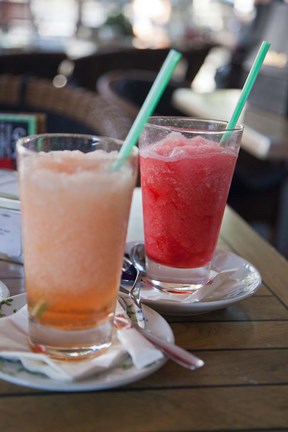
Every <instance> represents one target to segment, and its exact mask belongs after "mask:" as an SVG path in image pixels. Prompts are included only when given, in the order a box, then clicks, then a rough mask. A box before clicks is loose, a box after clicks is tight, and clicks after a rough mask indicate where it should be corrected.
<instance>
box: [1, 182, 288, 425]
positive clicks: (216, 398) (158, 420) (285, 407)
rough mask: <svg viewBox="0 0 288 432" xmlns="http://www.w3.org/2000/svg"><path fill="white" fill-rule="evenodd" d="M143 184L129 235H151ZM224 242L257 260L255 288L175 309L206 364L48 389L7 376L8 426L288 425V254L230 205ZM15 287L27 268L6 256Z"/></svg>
mask: <svg viewBox="0 0 288 432" xmlns="http://www.w3.org/2000/svg"><path fill="white" fill-rule="evenodd" d="M139 201H140V193H139V190H137V191H136V192H135V195H134V201H133V208H132V215H131V220H130V226H129V235H128V238H129V240H134V239H141V238H142V236H143V231H142V219H141V208H140V203H139ZM219 247H221V248H223V249H225V250H227V251H233V252H234V253H236V254H238V255H240V256H242V257H243V258H245V259H246V260H248V261H250V262H251V263H252V264H254V265H255V266H256V267H257V268H258V270H259V271H260V273H261V275H262V278H263V283H262V285H261V287H260V289H259V290H258V291H257V293H256V294H255V295H254V296H252V297H250V298H248V299H246V300H243V301H242V302H239V303H236V304H234V305H233V306H230V307H229V308H227V309H225V310H220V311H216V312H211V313H209V314H206V315H198V316H190V317H185V318H183V317H182V318H181V317H180V318H179V317H178V318H169V322H170V325H171V327H172V329H173V332H174V334H175V338H176V342H177V343H178V344H179V345H180V346H182V347H184V348H185V349H187V350H191V351H193V352H195V353H196V354H197V355H198V356H199V357H201V358H203V360H204V361H205V366H204V367H203V368H201V369H199V370H197V371H195V372H192V371H189V370H187V369H184V368H182V367H180V366H178V365H176V364H175V363H172V362H171V361H168V362H167V363H166V364H165V365H164V366H163V367H162V368H161V369H160V370H158V371H157V372H155V373H154V374H153V375H151V376H149V377H147V378H145V379H143V380H141V381H138V382H135V383H133V384H130V385H127V386H125V387H121V388H116V389H112V390H106V391H97V392H90V393H71V394H70V393H68V394H67V393H66V394H65V393H62V394H61V393H56V392H55V393H50V392H47V391H41V390H40V391H38V390H33V389H30V388H26V387H20V386H17V385H14V384H9V383H7V382H4V381H0V424H1V431H3V432H4V431H5V432H10V431H13V432H14V431H17V432H18V431H21V432H26V431H27V432H28V431H29V432H34V431H37V432H38V431H41V432H46V431H49V432H50V431H61V432H65V431H67V432H68V431H69V432H76V431H77V432H78V431H79V432H80V431H81V432H89V431H91V432H92V431H93V432H94V431H101V432H103V431H118V432H121V431H125V432H127V431H133V432H134V431H135V432H137V431H145V432H149V431H153V432H156V431H165V432H168V431H169V432H171V431H199V432H200V431H201V432H204V431H205V432H208V431H238V432H239V431H249V432H252V431H255V432H256V431H258V432H260V431H261V432H264V431H271V432H272V431H273V432H275V431H287V430H288V308H287V307H288V289H287V283H288V263H287V261H286V260H285V259H284V258H283V257H282V256H281V255H279V254H278V253H277V252H276V251H275V250H274V249H273V248H272V247H271V246H270V245H269V244H268V243H266V242H265V241H264V240H263V239H262V238H260V237H259V236H258V235H257V234H256V233H255V232H254V231H252V230H251V228H250V227H249V226H248V225H247V224H246V223H245V222H244V221H243V220H242V219H241V218H239V216H237V214H235V213H234V212H233V211H232V210H231V209H229V208H227V210H226V213H225V217H224V221H223V225H222V230H221V237H220V240H219ZM0 279H2V280H3V281H4V282H5V283H6V284H7V285H8V286H9V288H10V289H11V293H13V294H16V293H17V292H20V291H23V290H24V283H23V269H22V267H21V266H19V265H16V264H11V263H10V264H8V263H6V262H4V261H2V262H1V261H0Z"/></svg>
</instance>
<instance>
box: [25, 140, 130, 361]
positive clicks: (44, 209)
mask: <svg viewBox="0 0 288 432" xmlns="http://www.w3.org/2000/svg"><path fill="white" fill-rule="evenodd" d="M121 145H122V142H119V141H117V140H114V139H111V138H105V137H92V136H89V135H69V134H46V135H38V136H32V137H28V138H23V139H21V140H19V141H18V143H17V150H18V169H19V180H20V199H21V213H22V232H23V247H24V268H25V283H26V292H27V304H28V311H29V336H30V344H31V346H32V349H33V350H34V351H37V352H43V353H46V354H48V355H51V356H53V357H55V358H60V359H61V358H62V359H80V358H86V357H89V356H94V355H97V354H98V353H100V352H101V351H102V350H104V349H106V348H108V347H109V346H110V344H111V332H112V324H111V322H112V319H113V313H114V309H115V305H116V300H117V294H118V288H119V281H120V276H121V267H122V259H123V253H124V247H125V240H126V232H127V225H128V217H129V211H130V205H131V199H132V192H133V189H134V186H135V182H136V175H137V158H138V156H137V149H133V152H132V155H131V156H130V158H129V159H128V160H126V161H125V162H124V163H123V164H122V165H121V167H120V168H119V169H117V170H114V169H113V168H112V164H113V162H115V159H116V157H117V154H118V151H119V149H120V146H121Z"/></svg>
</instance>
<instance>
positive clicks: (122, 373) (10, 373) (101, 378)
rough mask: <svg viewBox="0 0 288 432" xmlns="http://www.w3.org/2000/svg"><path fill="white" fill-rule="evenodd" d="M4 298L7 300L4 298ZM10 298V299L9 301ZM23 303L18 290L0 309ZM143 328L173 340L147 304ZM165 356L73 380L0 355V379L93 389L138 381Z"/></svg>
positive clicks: (40, 386) (9, 311) (29, 384)
mask: <svg viewBox="0 0 288 432" xmlns="http://www.w3.org/2000/svg"><path fill="white" fill-rule="evenodd" d="M7 300H8V302H7ZM10 300H12V301H10ZM25 303H26V296H25V294H19V295H17V296H14V297H10V298H8V299H6V304H2V305H1V312H2V314H3V315H5V316H8V315H10V314H12V313H14V312H15V311H17V310H18V309H20V308H21V307H23V306H24V305H25ZM143 313H144V316H145V320H146V325H147V329H149V330H151V332H152V333H154V334H155V335H156V336H158V337H160V338H162V339H165V340H167V341H169V342H174V335H173V332H172V330H171V328H170V326H169V324H168V323H167V322H166V321H165V320H164V318H162V317H161V315H159V314H158V313H157V312H155V311H154V310H152V309H150V308H149V307H148V306H144V307H143ZM165 362H166V359H165V358H163V360H160V361H157V362H155V363H153V364H151V365H149V366H147V367H145V368H143V369H136V368H135V367H134V365H133V364H132V363H131V362H129V361H128V363H125V364H122V365H119V366H118V367H115V368H114V369H110V370H108V371H106V372H104V373H101V374H98V375H94V376H89V377H87V378H85V379H84V378H83V379H81V380H78V381H74V382H61V381H56V380H52V379H50V378H48V377H45V376H44V375H42V374H37V373H32V372H29V371H27V370H26V369H24V368H23V366H22V365H21V363H20V362H11V361H8V360H4V359H0V379H3V380H4V381H8V382H11V383H13V384H18V385H22V386H26V387H32V388H37V389H42V390H51V391H65V392H75V391H92V390H93V391H95V390H103V389H109V388H114V387H120V386H123V385H126V384H129V383H131V382H134V381H138V380H140V379H142V378H144V377H146V376H148V375H150V374H152V373H153V372H155V371H156V370H158V369H159V368H160V367H161V366H162V365H163V364H164V363H165Z"/></svg>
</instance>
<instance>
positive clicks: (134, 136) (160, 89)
mask: <svg viewBox="0 0 288 432" xmlns="http://www.w3.org/2000/svg"><path fill="white" fill-rule="evenodd" d="M181 57H182V54H180V53H179V52H178V51H176V50H173V49H172V50H170V51H169V53H168V56H167V57H166V60H165V61H164V63H163V65H162V67H161V69H160V71H159V73H158V75H157V77H156V79H155V81H154V83H153V85H152V87H151V89H150V91H149V93H148V95H147V97H146V99H145V101H144V103H143V105H142V107H141V109H140V111H139V113H138V115H137V117H136V119H135V120H134V123H133V125H132V127H131V129H130V131H129V133H128V135H127V137H126V139H125V141H124V143H123V145H122V147H121V150H120V152H119V154H118V158H117V161H116V162H115V163H114V165H113V170H115V169H118V168H120V166H121V165H122V163H123V159H125V158H128V157H129V156H130V153H131V151H132V149H133V147H134V145H136V143H137V141H138V139H139V136H140V134H141V132H142V130H143V129H144V126H145V123H146V122H147V120H148V119H149V117H150V116H151V114H152V113H153V111H154V109H155V107H156V105H157V104H158V102H159V100H160V98H161V96H162V94H163V93H164V90H165V89H166V87H167V84H168V82H169V81H170V78H171V76H172V74H173V72H174V69H175V67H176V66H177V64H178V62H179V60H180V59H181Z"/></svg>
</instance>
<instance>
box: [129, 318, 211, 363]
mask: <svg viewBox="0 0 288 432" xmlns="http://www.w3.org/2000/svg"><path fill="white" fill-rule="evenodd" d="M134 327H135V328H137V330H138V331H139V332H140V333H141V334H142V335H143V336H144V337H145V338H146V339H147V340H148V341H149V342H151V343H152V344H153V345H154V346H156V347H157V348H158V349H159V350H160V351H162V352H163V354H165V356H166V357H168V358H170V359H171V360H174V361H175V362H176V363H178V364H180V365H181V366H183V367H186V368H188V369H192V370H194V369H198V368H200V367H202V366H204V361H203V360H201V359H200V358H198V357H196V356H195V355H193V354H191V353H189V352H188V351H185V350H184V349H182V348H180V347H179V346H177V345H175V344H173V343H171V342H167V341H165V340H163V339H161V338H159V337H157V336H155V335H154V334H152V333H151V332H149V331H148V330H145V329H143V328H141V327H139V326H137V325H135V324H134Z"/></svg>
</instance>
